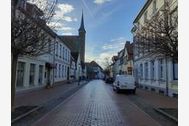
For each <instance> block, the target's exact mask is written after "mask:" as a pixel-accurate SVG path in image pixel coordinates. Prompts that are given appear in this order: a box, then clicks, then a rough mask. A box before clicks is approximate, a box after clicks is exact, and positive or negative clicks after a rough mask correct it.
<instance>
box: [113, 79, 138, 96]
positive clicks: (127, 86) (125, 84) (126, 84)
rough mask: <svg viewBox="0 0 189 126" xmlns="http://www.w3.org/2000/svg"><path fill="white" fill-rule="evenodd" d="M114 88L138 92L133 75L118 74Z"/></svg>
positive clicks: (117, 90)
mask: <svg viewBox="0 0 189 126" xmlns="http://www.w3.org/2000/svg"><path fill="white" fill-rule="evenodd" d="M113 90H114V91H116V92H119V91H127V90H129V91H132V93H133V94H135V92H136V86H135V79H134V77H133V76H132V75H117V76H116V78H115V81H114V83H113Z"/></svg>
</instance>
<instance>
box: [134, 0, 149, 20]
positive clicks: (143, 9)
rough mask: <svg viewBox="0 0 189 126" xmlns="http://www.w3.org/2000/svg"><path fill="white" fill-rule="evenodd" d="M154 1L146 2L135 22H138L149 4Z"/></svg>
mask: <svg viewBox="0 0 189 126" xmlns="http://www.w3.org/2000/svg"><path fill="white" fill-rule="evenodd" d="M151 2H152V0H147V1H146V3H145V4H144V6H143V8H142V9H141V10H140V12H139V13H138V15H137V17H136V18H135V20H134V22H133V23H136V22H137V21H138V20H139V18H140V17H141V16H142V14H143V13H144V12H145V10H146V9H147V8H148V6H149V5H150V3H151Z"/></svg>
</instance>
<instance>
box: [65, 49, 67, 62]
mask: <svg viewBox="0 0 189 126" xmlns="http://www.w3.org/2000/svg"><path fill="white" fill-rule="evenodd" d="M65 60H66V61H67V49H66V52H65Z"/></svg>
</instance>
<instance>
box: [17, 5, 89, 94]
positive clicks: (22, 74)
mask: <svg viewBox="0 0 189 126" xmlns="http://www.w3.org/2000/svg"><path fill="white" fill-rule="evenodd" d="M25 4H26V7H25V6H23V8H24V9H25V8H26V10H24V9H23V10H24V11H26V12H27V11H28V10H27V8H28V7H27V3H25ZM25 4H24V5H25ZM28 5H29V9H31V8H34V9H36V10H37V11H39V12H40V13H41V11H40V9H39V8H37V6H36V5H34V4H31V3H28ZM17 14H21V15H25V13H22V11H21V12H19V13H17ZM27 16H30V15H27ZM31 16H32V15H31ZM39 27H40V28H41V29H42V30H43V32H44V33H45V34H46V36H47V37H46V40H47V43H48V44H47V45H46V46H45V48H47V49H48V51H47V52H46V53H44V54H42V55H40V56H35V57H34V56H27V55H23V56H20V57H19V58H18V63H17V74H16V91H17V92H19V91H23V90H28V89H34V88H39V87H44V86H48V87H49V86H50V87H51V86H53V85H54V84H57V83H62V82H67V81H69V80H74V79H79V78H80V77H82V76H86V69H85V66H82V63H83V64H84V59H85V57H84V55H85V33H86V31H85V29H84V19H83V15H82V19H81V26H80V29H79V36H77V37H75V36H69V37H66V38H71V43H70V40H69V39H65V38H62V36H59V35H57V34H56V33H55V32H53V31H52V29H50V28H49V27H48V26H47V25H46V24H45V23H43V25H39ZM64 37H65V36H64ZM79 45H80V46H79ZM72 53H77V56H75V55H74V56H73V55H72ZM80 55H81V56H80Z"/></svg>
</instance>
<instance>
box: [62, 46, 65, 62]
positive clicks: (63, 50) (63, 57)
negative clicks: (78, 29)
mask: <svg viewBox="0 0 189 126" xmlns="http://www.w3.org/2000/svg"><path fill="white" fill-rule="evenodd" d="M62 52H63V60H64V54H65V53H64V47H63V51H62Z"/></svg>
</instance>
